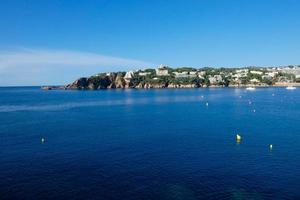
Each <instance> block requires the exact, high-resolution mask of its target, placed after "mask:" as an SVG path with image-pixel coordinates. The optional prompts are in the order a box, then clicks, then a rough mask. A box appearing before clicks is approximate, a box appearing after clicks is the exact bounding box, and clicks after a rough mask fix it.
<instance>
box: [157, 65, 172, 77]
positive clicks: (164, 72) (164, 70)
mask: <svg viewBox="0 0 300 200" xmlns="http://www.w3.org/2000/svg"><path fill="white" fill-rule="evenodd" d="M155 72H156V75H157V76H169V71H168V66H165V65H160V66H159V67H158V68H157V69H155Z"/></svg>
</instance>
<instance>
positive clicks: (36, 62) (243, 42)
mask: <svg viewBox="0 0 300 200" xmlns="http://www.w3.org/2000/svg"><path fill="white" fill-rule="evenodd" d="M299 10H300V1H298V0H239V1H237V0H186V1H184V0H160V1H158V0H151V1H142V0H97V1H96V0H72V1H69V0H49V1H46V0H45V1H41V0H3V1H1V6H0V27H1V32H0V85H2V86H3V85H40V84H64V83H67V82H70V81H72V80H73V79H75V78H77V77H80V76H87V75H91V74H93V73H96V72H101V71H114V70H128V69H137V68H145V67H148V66H152V67H154V66H155V65H157V64H160V63H164V64H167V65H170V66H174V67H178V66H194V67H202V66H216V67H229V66H248V65H261V66H269V65H287V64H300V56H299V55H300V48H299V46H300V12H299Z"/></svg>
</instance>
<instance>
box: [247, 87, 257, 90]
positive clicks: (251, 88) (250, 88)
mask: <svg viewBox="0 0 300 200" xmlns="http://www.w3.org/2000/svg"><path fill="white" fill-rule="evenodd" d="M246 90H255V87H247V88H246Z"/></svg>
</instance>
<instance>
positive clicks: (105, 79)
mask: <svg viewBox="0 0 300 200" xmlns="http://www.w3.org/2000/svg"><path fill="white" fill-rule="evenodd" d="M173 79H174V78H173ZM173 79H172V78H171V77H161V78H159V79H155V78H152V77H151V78H149V77H143V76H139V75H137V74H133V76H132V77H130V78H126V76H125V72H118V73H109V74H105V73H103V74H98V75H96V76H91V77H89V78H79V79H77V80H76V81H74V82H73V83H71V84H69V85H66V86H65V87H64V89H91V90H97V89H113V88H123V89H125V88H144V89H148V88H197V87H202V86H203V85H202V84H201V83H200V81H198V80H196V79H195V80H190V82H184V83H176V82H173V81H174V80H173ZM172 80H173V81H172Z"/></svg>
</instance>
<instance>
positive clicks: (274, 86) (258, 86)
mask: <svg viewBox="0 0 300 200" xmlns="http://www.w3.org/2000/svg"><path fill="white" fill-rule="evenodd" d="M289 86H294V87H297V88H298V87H300V83H289V84H274V85H252V84H249V85H239V86H237V85H229V86H223V85H211V86H200V87H187V86H181V87H148V88H140V87H127V88H101V89H92V88H67V87H66V86H64V85H60V86H40V88H41V89H42V90H116V89H120V90H126V89H138V90H151V89H209V88H231V89H245V88H247V87H254V88H285V87H289Z"/></svg>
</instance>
